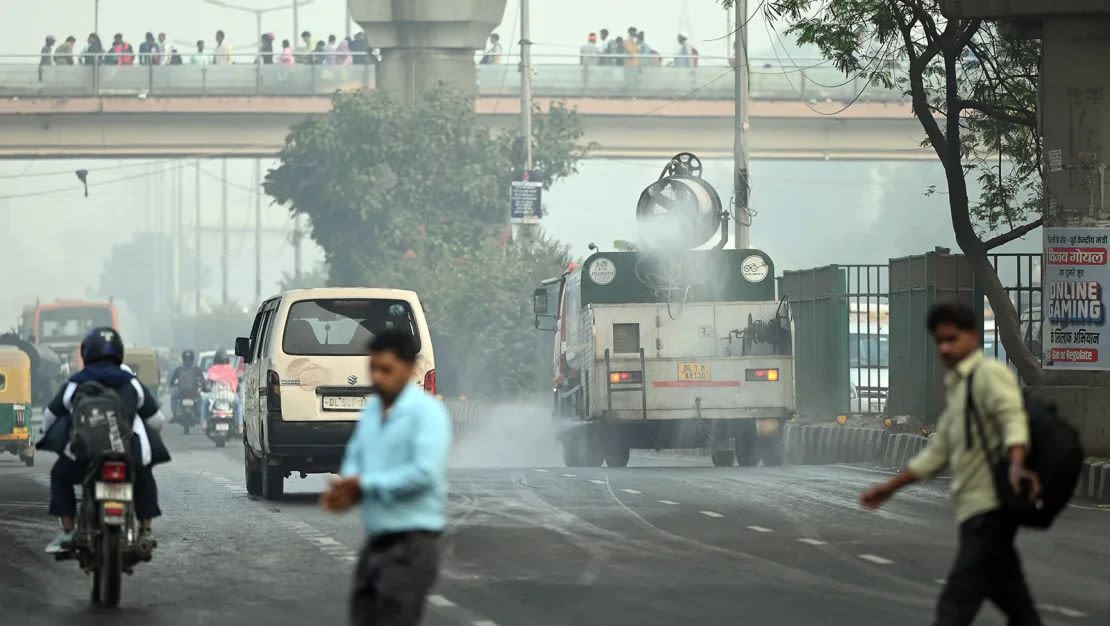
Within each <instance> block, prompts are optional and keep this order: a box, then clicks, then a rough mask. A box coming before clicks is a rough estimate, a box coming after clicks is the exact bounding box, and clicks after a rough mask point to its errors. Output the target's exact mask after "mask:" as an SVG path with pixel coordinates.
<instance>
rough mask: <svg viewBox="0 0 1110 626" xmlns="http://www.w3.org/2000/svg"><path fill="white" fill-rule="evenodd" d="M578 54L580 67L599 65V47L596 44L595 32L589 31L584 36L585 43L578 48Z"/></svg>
mask: <svg viewBox="0 0 1110 626" xmlns="http://www.w3.org/2000/svg"><path fill="white" fill-rule="evenodd" d="M578 54H579V58H578V63H579V65H581V66H582V67H587V68H588V67H589V66H591V65H599V61H601V48H599V47H598V46H597V33H590V34H589V35H588V36H587V37H586V43H585V44H584V45H583V46H582V47H581V48H580V49H579V50H578Z"/></svg>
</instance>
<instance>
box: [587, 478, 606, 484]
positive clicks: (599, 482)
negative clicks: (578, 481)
mask: <svg viewBox="0 0 1110 626" xmlns="http://www.w3.org/2000/svg"><path fill="white" fill-rule="evenodd" d="M590 482H591V483H593V484H595V485H604V484H605V481H604V480H594V479H592V478H591V479H590Z"/></svg>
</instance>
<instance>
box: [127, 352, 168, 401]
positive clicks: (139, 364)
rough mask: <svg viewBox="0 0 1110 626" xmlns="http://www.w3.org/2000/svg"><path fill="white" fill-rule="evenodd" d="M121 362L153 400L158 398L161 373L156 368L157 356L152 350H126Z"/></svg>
mask: <svg viewBox="0 0 1110 626" xmlns="http://www.w3.org/2000/svg"><path fill="white" fill-rule="evenodd" d="M123 362H124V364H125V365H127V367H130V368H131V371H133V372H135V376H136V377H137V378H138V379H139V382H141V383H142V384H143V385H145V386H146V388H147V389H149V390H150V393H153V394H154V398H155V399H156V400H157V399H158V398H159V395H158V394H159V393H161V390H162V372H161V369H160V368H159V366H158V354H157V353H156V352H155V351H154V350H153V349H152V348H126V349H125V350H124V351H123Z"/></svg>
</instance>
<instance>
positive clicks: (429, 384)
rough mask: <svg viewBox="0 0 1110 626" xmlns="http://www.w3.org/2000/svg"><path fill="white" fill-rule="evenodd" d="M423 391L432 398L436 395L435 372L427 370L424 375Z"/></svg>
mask: <svg viewBox="0 0 1110 626" xmlns="http://www.w3.org/2000/svg"><path fill="white" fill-rule="evenodd" d="M424 391H427V392H428V393H430V394H432V395H433V396H434V395H436V371H435V370H428V373H427V374H424Z"/></svg>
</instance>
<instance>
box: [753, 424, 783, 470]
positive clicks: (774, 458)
mask: <svg viewBox="0 0 1110 626" xmlns="http://www.w3.org/2000/svg"><path fill="white" fill-rule="evenodd" d="M785 456H786V448H785V442H784V440H783V436H782V429H781V428H780V429H779V431H778V432H777V433H775V434H773V435H769V436H767V437H760V438H759V459H760V460H761V461H763V465H765V466H767V467H777V466H779V465H782V461H783V458H784V457H785Z"/></svg>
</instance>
